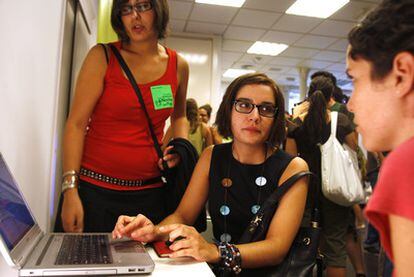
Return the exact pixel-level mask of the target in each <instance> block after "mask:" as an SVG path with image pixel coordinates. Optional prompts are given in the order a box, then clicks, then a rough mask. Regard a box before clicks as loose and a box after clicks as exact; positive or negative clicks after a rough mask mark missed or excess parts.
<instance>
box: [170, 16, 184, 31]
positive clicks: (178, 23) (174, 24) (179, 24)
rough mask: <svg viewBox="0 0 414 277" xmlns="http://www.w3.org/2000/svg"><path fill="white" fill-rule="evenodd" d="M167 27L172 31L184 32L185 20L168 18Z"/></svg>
mask: <svg viewBox="0 0 414 277" xmlns="http://www.w3.org/2000/svg"><path fill="white" fill-rule="evenodd" d="M169 27H170V29H171V30H172V31H173V32H184V27H185V20H178V19H170V23H169Z"/></svg>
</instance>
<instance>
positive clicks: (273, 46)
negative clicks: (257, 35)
mask: <svg viewBox="0 0 414 277" xmlns="http://www.w3.org/2000/svg"><path fill="white" fill-rule="evenodd" d="M286 48H288V45H287V44H283V43H272V42H265V41H256V42H255V43H254V44H253V45H252V46H251V47H250V48H249V49H248V50H247V53H249V54H258V55H266V56H277V55H279V54H280V53H282V52H283V51H284V50H286Z"/></svg>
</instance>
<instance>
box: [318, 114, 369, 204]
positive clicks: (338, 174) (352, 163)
mask: <svg viewBox="0 0 414 277" xmlns="http://www.w3.org/2000/svg"><path fill="white" fill-rule="evenodd" d="M337 121H338V112H331V135H330V137H329V139H328V140H327V141H326V142H325V143H324V144H322V145H319V148H320V150H321V166H322V168H321V175H322V193H323V195H324V196H325V197H326V198H327V199H329V200H331V201H332V202H334V203H336V204H338V205H342V206H352V205H354V204H357V203H361V202H362V201H364V199H365V194H364V190H363V186H362V182H361V173H360V171H359V168H358V158H357V155H356V152H355V151H353V150H352V149H351V148H350V147H349V146H347V145H346V144H343V145H342V144H341V143H340V142H339V141H338V139H337V138H336V129H337Z"/></svg>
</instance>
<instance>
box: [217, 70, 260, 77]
mask: <svg viewBox="0 0 414 277" xmlns="http://www.w3.org/2000/svg"><path fill="white" fill-rule="evenodd" d="M253 72H255V71H254V70H250V69H235V68H229V69H227V70H226V72H224V73H223V77H225V78H232V79H234V78H237V77H239V76H241V75H243V74H247V73H253Z"/></svg>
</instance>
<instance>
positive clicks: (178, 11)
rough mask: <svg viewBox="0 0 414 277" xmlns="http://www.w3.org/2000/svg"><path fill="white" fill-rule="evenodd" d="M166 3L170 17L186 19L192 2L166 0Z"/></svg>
mask: <svg viewBox="0 0 414 277" xmlns="http://www.w3.org/2000/svg"><path fill="white" fill-rule="evenodd" d="M168 5H169V7H170V15H171V18H172V19H187V18H188V15H189V14H190V12H191V8H192V6H193V3H186V2H180V1H174V0H170V1H168Z"/></svg>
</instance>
